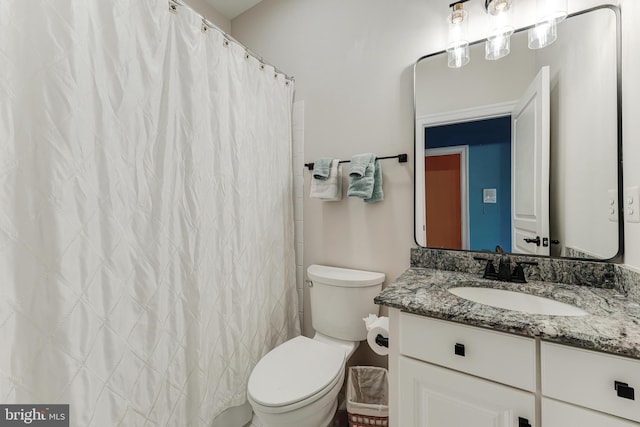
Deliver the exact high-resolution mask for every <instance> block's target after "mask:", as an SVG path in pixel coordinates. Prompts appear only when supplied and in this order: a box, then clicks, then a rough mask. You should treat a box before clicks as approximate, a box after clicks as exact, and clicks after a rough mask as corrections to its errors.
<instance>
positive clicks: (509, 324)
mask: <svg viewBox="0 0 640 427" xmlns="http://www.w3.org/2000/svg"><path fill="white" fill-rule="evenodd" d="M460 286H470V287H490V288H496V289H505V290H511V291H520V292H524V293H528V294H531V295H537V296H541V297H546V298H551V299H554V300H557V301H561V302H564V303H568V304H572V305H575V306H577V307H579V308H581V309H583V310H585V311H586V312H588V313H589V314H588V315H586V316H573V317H569V316H549V315H541V314H527V313H522V312H518V311H511V310H504V309H501V308H496V307H491V306H488V305H484V304H480V303H476V302H473V301H469V300H466V299H462V298H459V297H457V296H455V295H453V294H452V293H450V292H448V291H447V289H449V288H454V287H460ZM375 302H376V304H379V305H384V306H387V307H393V308H398V309H400V310H402V311H405V312H408V313H414V314H419V315H423V316H429V317H434V318H438V319H444V320H450V321H454V322H459V323H464V324H467V325H472V326H480V327H485V328H490V329H493V330H497V331H503V332H509V333H514V334H518V335H524V336H529V337H540V338H541V339H543V340H545V341H551V342H556V343H560V344H567V345H572V346H577V347H581V348H585V349H589V350H597V351H603V352H607V353H613V354H617V355H621V356H628V357H633V358H636V359H640V301H637V300H634V299H631V298H628V297H627V296H625V295H623V294H621V293H620V291H619V290H616V289H606V288H601V287H592V286H580V285H569V284H563V283H554V282H545V281H530V282H529V283H510V282H500V281H495V280H487V279H482V278H481V277H480V276H478V275H475V274H469V273H463V272H456V271H445V270H436V269H431V268H417V267H412V268H410V269H408V270H407V271H406V272H404V273H403V274H402V275H401V276H400V277H398V279H396V280H395V281H394V282H393V283H391V284H390V285H388V286H387V287H386V288H385V289H384V290H383V291H382V292H381V293H380V294H379V295H378V296H377V297H376V298H375Z"/></svg>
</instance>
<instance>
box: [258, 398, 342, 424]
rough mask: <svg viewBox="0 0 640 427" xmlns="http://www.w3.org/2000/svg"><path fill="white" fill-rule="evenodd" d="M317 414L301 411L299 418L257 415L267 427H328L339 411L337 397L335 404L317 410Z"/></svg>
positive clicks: (284, 415) (281, 415) (283, 415)
mask: <svg viewBox="0 0 640 427" xmlns="http://www.w3.org/2000/svg"><path fill="white" fill-rule="evenodd" d="M316 409H317V412H315V413H307V412H306V411H300V414H299V415H298V416H290V415H291V414H290V413H285V414H267V413H261V414H256V416H257V417H258V419H259V420H260V421H261V422H262V424H264V426H265V427H300V426H305V427H328V426H329V425H330V424H331V422H332V421H333V416H334V415H335V413H336V410H337V409H338V399H337V397H336V398H335V399H333V403H331V402H329V403H328V405H326V406H325V407H323V408H316Z"/></svg>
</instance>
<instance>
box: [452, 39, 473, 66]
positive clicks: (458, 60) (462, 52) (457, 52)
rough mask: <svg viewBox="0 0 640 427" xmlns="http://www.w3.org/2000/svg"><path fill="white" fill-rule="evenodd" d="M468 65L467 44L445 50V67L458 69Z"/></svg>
mask: <svg viewBox="0 0 640 427" xmlns="http://www.w3.org/2000/svg"><path fill="white" fill-rule="evenodd" d="M468 63H469V43H464V44H461V45H458V46H456V47H454V48H452V49H447V65H448V66H449V68H460V67H463V66H465V65H467V64H468Z"/></svg>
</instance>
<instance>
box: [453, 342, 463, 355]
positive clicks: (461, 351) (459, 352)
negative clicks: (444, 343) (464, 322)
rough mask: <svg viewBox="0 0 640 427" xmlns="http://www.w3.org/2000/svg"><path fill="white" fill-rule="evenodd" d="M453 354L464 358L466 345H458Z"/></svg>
mask: <svg viewBox="0 0 640 427" xmlns="http://www.w3.org/2000/svg"><path fill="white" fill-rule="evenodd" d="M453 352H454V353H455V354H456V355H458V356H462V357H464V344H459V343H456V345H455V346H454V347H453Z"/></svg>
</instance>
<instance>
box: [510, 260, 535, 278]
mask: <svg viewBox="0 0 640 427" xmlns="http://www.w3.org/2000/svg"><path fill="white" fill-rule="evenodd" d="M523 265H538V263H537V262H535V261H516V266H515V267H514V268H513V273H511V280H512V281H513V282H517V283H527V279H526V278H525V275H524V268H523V267H522V266H523Z"/></svg>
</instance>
